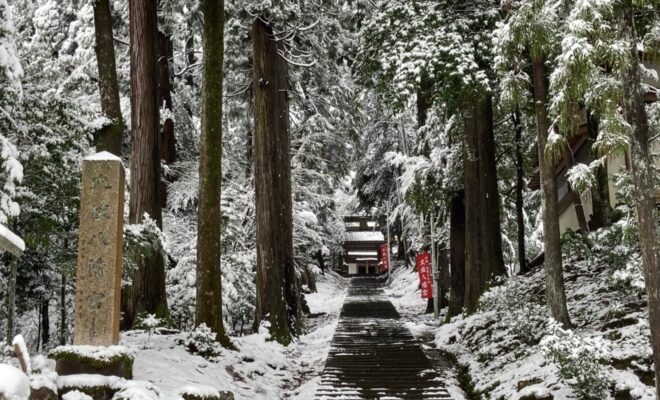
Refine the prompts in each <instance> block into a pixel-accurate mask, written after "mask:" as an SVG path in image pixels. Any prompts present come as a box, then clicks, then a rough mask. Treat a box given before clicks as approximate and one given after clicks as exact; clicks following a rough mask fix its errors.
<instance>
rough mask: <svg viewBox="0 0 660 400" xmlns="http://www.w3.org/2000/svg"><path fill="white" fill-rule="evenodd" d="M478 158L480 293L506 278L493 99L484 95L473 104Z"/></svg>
mask: <svg viewBox="0 0 660 400" xmlns="http://www.w3.org/2000/svg"><path fill="white" fill-rule="evenodd" d="M476 117H477V127H478V137H479V141H478V151H479V153H478V154H479V155H478V159H479V189H480V190H479V195H480V196H481V198H480V205H481V207H479V225H480V229H481V251H482V255H481V266H482V268H481V284H482V288H481V291H480V293H479V294H480V295H481V293H483V292H484V291H485V289H486V288H487V287H488V283H489V282H490V281H491V280H492V279H494V278H495V277H497V276H505V275H506V267H505V266H504V256H503V254H502V228H501V225H500V193H499V191H498V188H497V165H496V159H495V156H496V155H495V128H494V126H493V100H492V97H491V96H490V95H484V96H483V97H481V98H480V99H479V101H478V103H477V113H476Z"/></svg>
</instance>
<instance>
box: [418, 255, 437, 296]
mask: <svg viewBox="0 0 660 400" xmlns="http://www.w3.org/2000/svg"><path fill="white" fill-rule="evenodd" d="M417 272H418V273H419V287H420V288H421V289H422V298H423V299H430V298H432V297H433V285H432V284H431V255H430V254H429V253H420V254H417Z"/></svg>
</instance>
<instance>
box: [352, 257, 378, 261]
mask: <svg viewBox="0 0 660 400" xmlns="http://www.w3.org/2000/svg"><path fill="white" fill-rule="evenodd" d="M355 261H378V259H377V258H375V257H360V258H356V259H355Z"/></svg>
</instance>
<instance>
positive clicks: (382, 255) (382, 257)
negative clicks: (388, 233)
mask: <svg viewBox="0 0 660 400" xmlns="http://www.w3.org/2000/svg"><path fill="white" fill-rule="evenodd" d="M388 251H389V248H388V246H387V243H384V244H381V245H380V263H381V265H382V268H381V272H385V271H387V270H388V269H390V263H389V260H388V259H387V252H388Z"/></svg>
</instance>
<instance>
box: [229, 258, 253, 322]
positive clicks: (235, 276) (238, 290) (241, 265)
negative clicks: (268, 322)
mask: <svg viewBox="0 0 660 400" xmlns="http://www.w3.org/2000/svg"><path fill="white" fill-rule="evenodd" d="M256 265H257V254H256V250H255V249H248V250H245V251H239V252H235V253H231V254H227V255H224V256H223V257H222V312H223V317H224V320H225V323H226V328H227V330H228V331H230V332H232V333H233V334H234V335H244V334H246V333H250V332H251V331H252V323H253V321H254V315H255V307H256V303H257V296H256V293H257V288H256V279H257V277H256V274H257V272H256Z"/></svg>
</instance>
